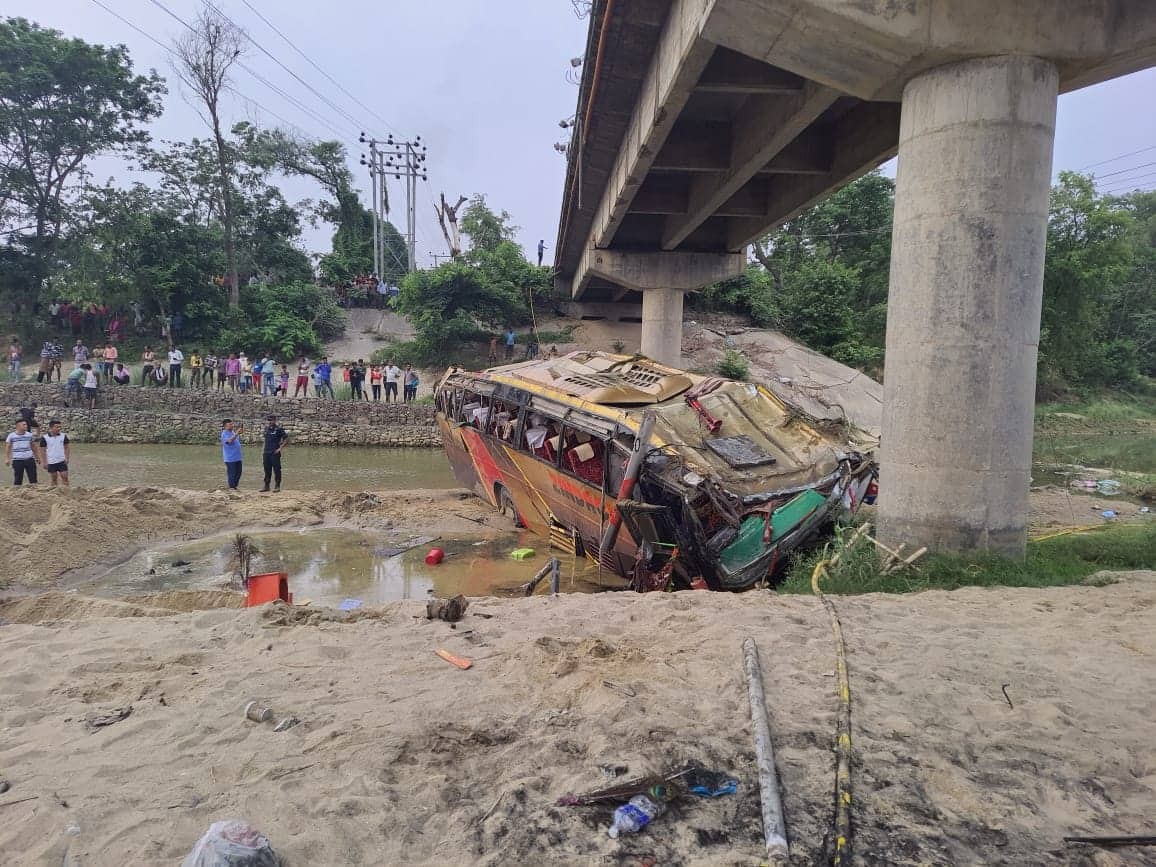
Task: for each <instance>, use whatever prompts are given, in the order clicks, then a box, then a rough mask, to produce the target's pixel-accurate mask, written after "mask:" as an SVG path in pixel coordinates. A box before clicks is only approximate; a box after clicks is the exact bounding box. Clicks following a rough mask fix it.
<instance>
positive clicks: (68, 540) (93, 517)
mask: <svg viewBox="0 0 1156 867" xmlns="http://www.w3.org/2000/svg"><path fill="white" fill-rule="evenodd" d="M0 514H3V515H4V520H3V521H0V590H9V591H21V590H29V589H43V588H45V587H49V586H53V585H54V584H55V582H56V581H57V579H59V578H60V577H61V576H64V575H73V576H78V575H82V574H83V573H84V572H95V571H101V570H102V569H103V568H105V567H107V565H108V564H110V563H117V562H122V561H124V560H127V559H128V558H129V557H131V556H132V555H133V554H134V553H135V552H136V551H137V550H139V549H140V548H141V547H143V546H145V545H157V544H161V543H163V542H166V541H171V540H177V539H198V538H200V537H202V536H207V535H209V534H211V533H215V532H220V531H223V530H229V529H231V528H234V527H244V528H247V529H249V530H254V529H262V528H266V529H267V528H299V527H312V526H323V525H324V526H348V527H372V528H374V529H378V530H384V529H393V530H396V531H398V532H412V533H416V534H421V533H425V532H427V531H428V527H429V520H430V516H431V515H436V516H437V520H438V527H439V532H442V533H445V534H447V535H454V536H458V537H462V538H469V537H478V538H488V537H492V536H494V535H496V534H497V533H499V532H501V531H502V530H506V529H509V526H510V522H509V519H506V518H503V517H502V516H501V515H498V514H496V513H495V512H494V510H493V509H492V508H491V507H490V506H489V505H488V504H486V503H483V502H482V501H481V500H479V499H477V498H475V497H472V496H469V495H468V494H466V493H465V492H464V491H438V490H430V491H423V490H415V491H382V492H379V493H370V492H358V493H349V492H341V491H338V492H325V491H283V492H281V493H279V494H259V493H257V492H255V491H247V492H241V493H237V492H234V493H230V492H228V491H224V490H218V491H187V490H180V489H176V488H150V487H120V488H89V489H85V488H72V489H70V490H64V489H60V488H57V489H52V488H49V487H47V486H44V485H40V486H37V487H36V488H3V489H0Z"/></svg>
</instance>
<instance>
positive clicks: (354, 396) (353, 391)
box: [349, 358, 365, 400]
mask: <svg viewBox="0 0 1156 867" xmlns="http://www.w3.org/2000/svg"><path fill="white" fill-rule="evenodd" d="M362 363H363V362H362V360H361V359H360V358H359V359H357V361H355V362H354V363H353V364H351V365H349V399H350V400H361V399H362V398H363V397H365V395H364V393H363V391H362V388H361V386H362V383H364V382H365V368H364V367H362Z"/></svg>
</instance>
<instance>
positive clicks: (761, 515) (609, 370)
mask: <svg viewBox="0 0 1156 867" xmlns="http://www.w3.org/2000/svg"><path fill="white" fill-rule="evenodd" d="M436 404H437V420H438V426H439V427H440V429H441V434H442V441H443V443H444V445H445V449H446V453H447V455H448V457H449V460H450V464H451V465H452V467H453V471H454V475H455V476H456V478H457V479H458V481H459V482H460V483H461V484H462V485H463V486H465V487H467V488H470V489H471V490H473V491H474V492H475V493H476V494H477V495H478V496H480V497H482V498H484V499H486V500H488V501H489V502H490V503H492V504H493V505H494V506H495V507H496V508H498V509H499V510H501V511H502V512H503V513H505V514H509V515H510V516H511V517H512V518H513V520H514V522H515V524H516V525H517V526H525V527H529V528H530V529H531V530H533V531H535V532H536V533H538V534H540V535H542V536H547V537H549V538H550V540H551V544H552V545H554V546H556V547H561V548H564V549H566V550H568V551H573V552H574V553H575V554H576V555H577V556H585V557H588V558H590V559H592V560H594V561H596V562H598V563H599V564H601V566H602V567H604V568H606V569H609V570H610V571H612V572H614V573H615V574H617V575H619V576H621V577H623V578H624V579H626V580H627V581H629V582H630V586H631V587H632V588H633V589H636V590H654V589H684V588H690V587H709V588H710V589H713V590H743V589H746V588H748V587H751V586H753V585H755V584H758V583H759V582H763V581H769V582H771V583H773V582H774V580H775V578H776V576H777V575H779V574H781V570H782V569H783V568H784V567H785V566H786V564H787V559H788V555H789V554H790V552H791V551H792V550H794V549H795V548H797V547H798V546H799V545H801V544H803V543H804V542H806V541H807V540H809V539H811V538H813V537H814V536H816V535H817V534H819V533H820V532H822V531H823V529H824V528H825V527H827V526H829V525H830V523H831V522H832V521H833V520H834V519H835V518H837V517H839V516H840V515H842V514H845V513H847V512H853V511H855V510H856V509H858V507H859V505H860V504H861V503H863V502H864V500H866V499H869V498H870V497H872V495H873V493H874V480H875V478H876V474H877V470H876V463H875V458H874V449H875V447H876V445H877V443H876V442H875V441H874V440H873V439H872V438H871V437H870V436H869V435H867V434H866V433H865V432H863V431H860V430H858V429H856V428H854V427H853V426H851V425H849V424H847V423H846V422H838V423H832V422H830V421H825V420H818V419H815V418H813V417H810V416H808V415H807V414H806V413H805V412H803V411H802V410H801V409H800V408H799V407H797V406H794V405H793V404H792V403H790V402H789V401H788V400H786V399H785V398H784V397H783V396H781V395H779V394H776V393H775V392H773V391H772V390H770V389H769V388H767V387H766V386H764V385H757V384H752V383H746V382H735V381H732V380H726V379H720V378H717V377H704V376H699V375H697V374H693V373H689V372H686V371H682V370H678V369H675V368H671V367H667V366H664V365H661V364H659V363H657V362H655V361H652V360H650V359H647V358H645V357H641V356H625V355H614V354H609V353H603V352H571V353H569V354H567V355H563V356H560V357H557V358H550V359H538V360H532V361H525V362H521V363H515V364H510V365H506V366H503V367H495V368H491V369H488V370H485V371H481V372H467V371H463V370H459V369H457V368H454V369H452V370H450V371H448V372H447V373H446V375H445V376H444V377H443V379H442V380H441V382H440V383H439V384H438V387H437V391H436ZM620 527H621V530H620V529H619V528H620Z"/></svg>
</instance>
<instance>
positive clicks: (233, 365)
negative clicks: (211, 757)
mask: <svg viewBox="0 0 1156 867" xmlns="http://www.w3.org/2000/svg"><path fill="white" fill-rule="evenodd" d="M225 378H226V379H228V380H229V388H230V389H231V390H232V391H236V390H237V383H238V382H239V381H240V379H241V359H239V358H237V354H236V353H235V352H230V353H229V357H228V358H226V359H225Z"/></svg>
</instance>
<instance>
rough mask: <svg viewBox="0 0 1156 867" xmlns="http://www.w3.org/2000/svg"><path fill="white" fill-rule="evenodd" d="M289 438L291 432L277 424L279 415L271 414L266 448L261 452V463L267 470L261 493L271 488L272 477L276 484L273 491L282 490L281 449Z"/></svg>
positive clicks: (266, 432)
mask: <svg viewBox="0 0 1156 867" xmlns="http://www.w3.org/2000/svg"><path fill="white" fill-rule="evenodd" d="M288 439H289V434H287V433H285V428H283V427H281V426H280V425H278V424H277V416H275V415H271V416H269V418H268V423H267V424H266V425H265V448H264V449H263V450H262V452H261V463H262V465H263V467H264V470H265V487H263V488H261V493H266V492H267V491H268V490H269V480H270V478H272V479H273V480H274V482H275V485H276V486H275V487H274V488H273V493H275V494H276V493H279V492H280V491H281V449H283V448H285V443H286V441H287V440H288Z"/></svg>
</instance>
